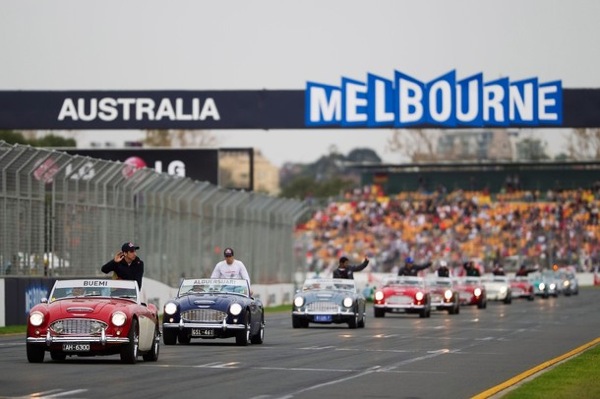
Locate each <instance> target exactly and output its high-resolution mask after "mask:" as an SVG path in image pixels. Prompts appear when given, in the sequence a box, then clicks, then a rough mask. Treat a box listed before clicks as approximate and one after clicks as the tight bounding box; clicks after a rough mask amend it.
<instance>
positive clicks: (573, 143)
mask: <svg viewBox="0 0 600 399" xmlns="http://www.w3.org/2000/svg"><path fill="white" fill-rule="evenodd" d="M567 153H568V155H569V158H571V159H573V160H576V161H583V160H591V159H593V160H598V159H600V129H598V128H590V129H573V132H572V133H571V135H570V136H569V137H568V143H567Z"/></svg>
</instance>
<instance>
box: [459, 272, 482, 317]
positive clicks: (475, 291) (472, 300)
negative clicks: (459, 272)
mask: <svg viewBox="0 0 600 399" xmlns="http://www.w3.org/2000/svg"><path fill="white" fill-rule="evenodd" d="M456 290H457V291H458V295H459V298H460V304H461V305H477V308H479V309H485V308H487V293H486V290H485V286H484V285H483V281H482V280H481V277H475V276H468V277H463V278H459V279H458V280H457V281H456Z"/></svg>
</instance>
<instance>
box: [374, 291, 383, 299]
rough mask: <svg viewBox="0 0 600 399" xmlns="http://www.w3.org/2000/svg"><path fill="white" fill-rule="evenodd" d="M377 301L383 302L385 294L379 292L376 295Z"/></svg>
mask: <svg viewBox="0 0 600 399" xmlns="http://www.w3.org/2000/svg"><path fill="white" fill-rule="evenodd" d="M375 300H376V301H381V300H383V292H381V291H377V292H376V293H375Z"/></svg>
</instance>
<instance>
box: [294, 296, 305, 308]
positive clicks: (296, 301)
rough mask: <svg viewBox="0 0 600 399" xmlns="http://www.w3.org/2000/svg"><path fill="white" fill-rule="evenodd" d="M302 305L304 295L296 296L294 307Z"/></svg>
mask: <svg viewBox="0 0 600 399" xmlns="http://www.w3.org/2000/svg"><path fill="white" fill-rule="evenodd" d="M302 305H304V297H301V296H297V297H296V298H294V306H295V307H297V308H300V307H302Z"/></svg>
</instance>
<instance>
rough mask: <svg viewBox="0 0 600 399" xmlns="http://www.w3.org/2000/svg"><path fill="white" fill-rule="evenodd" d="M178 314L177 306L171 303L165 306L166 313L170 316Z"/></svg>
mask: <svg viewBox="0 0 600 399" xmlns="http://www.w3.org/2000/svg"><path fill="white" fill-rule="evenodd" d="M176 312H177V304H175V303H173V302H169V303H167V304H165V313H166V314H168V315H171V316H172V315H174V314H175V313H176Z"/></svg>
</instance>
